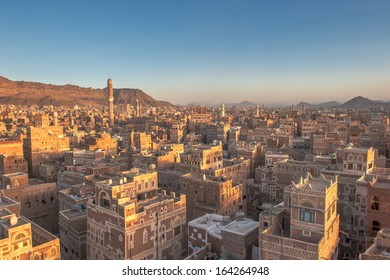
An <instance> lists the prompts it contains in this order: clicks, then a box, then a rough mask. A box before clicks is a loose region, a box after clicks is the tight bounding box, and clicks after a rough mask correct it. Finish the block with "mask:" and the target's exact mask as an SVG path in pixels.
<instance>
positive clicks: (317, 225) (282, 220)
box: [259, 174, 339, 260]
mask: <svg viewBox="0 0 390 280" xmlns="http://www.w3.org/2000/svg"><path fill="white" fill-rule="evenodd" d="M336 209H337V181H332V180H327V179H325V177H324V176H320V177H319V178H312V176H311V175H310V174H308V176H307V178H306V179H303V178H301V180H300V182H298V183H293V184H292V185H290V186H289V187H287V188H286V189H285V196H284V202H283V203H282V204H281V205H279V206H276V207H275V206H272V207H270V208H269V209H268V210H266V211H264V212H263V213H261V214H260V218H259V224H260V237H259V256H260V259H263V260H264V259H265V260H269V259H282V260H286V259H295V260H297V259H298V260H299V259H306V260H310V259H312V260H321V259H325V260H331V259H337V255H338V252H337V246H338V242H339V215H338V214H337V212H336Z"/></svg>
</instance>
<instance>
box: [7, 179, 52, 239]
mask: <svg viewBox="0 0 390 280" xmlns="http://www.w3.org/2000/svg"><path fill="white" fill-rule="evenodd" d="M0 190H2V191H3V192H4V194H5V195H6V196H7V197H9V198H12V199H14V200H16V201H18V202H20V205H21V215H23V216H25V217H26V218H28V219H30V220H31V221H32V222H33V223H35V224H37V225H39V226H41V227H43V228H44V229H45V230H48V231H50V232H52V233H54V234H56V233H58V195H57V191H56V184H55V183H38V184H32V185H30V184H29V180H28V175H27V174H24V173H14V174H7V175H2V176H1V182H0Z"/></svg>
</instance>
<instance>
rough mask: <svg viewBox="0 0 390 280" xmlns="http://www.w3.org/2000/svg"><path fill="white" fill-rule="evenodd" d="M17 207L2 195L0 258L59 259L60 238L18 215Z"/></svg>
mask: <svg viewBox="0 0 390 280" xmlns="http://www.w3.org/2000/svg"><path fill="white" fill-rule="evenodd" d="M17 206H19V205H18V204H17V203H16V201H13V200H11V199H8V198H6V197H3V196H2V195H0V260H59V259H60V258H61V257H60V241H59V239H58V238H57V237H56V236H54V235H53V234H51V233H49V232H48V231H46V230H44V229H43V228H41V227H40V226H38V225H36V224H35V223H33V222H31V221H30V220H28V219H27V218H25V217H23V216H19V215H18V213H19V210H18V209H17ZM13 210H15V212H16V213H14V212H13Z"/></svg>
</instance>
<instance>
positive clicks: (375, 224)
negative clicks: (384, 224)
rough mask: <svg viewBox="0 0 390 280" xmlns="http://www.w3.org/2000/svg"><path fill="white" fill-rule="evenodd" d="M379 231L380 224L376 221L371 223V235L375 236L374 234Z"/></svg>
mask: <svg viewBox="0 0 390 280" xmlns="http://www.w3.org/2000/svg"><path fill="white" fill-rule="evenodd" d="M380 229H381V224H380V223H379V222H378V221H373V222H372V233H373V234H374V235H376V233H377V232H378V231H379V230H380Z"/></svg>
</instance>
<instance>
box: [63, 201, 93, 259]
mask: <svg viewBox="0 0 390 280" xmlns="http://www.w3.org/2000/svg"><path fill="white" fill-rule="evenodd" d="M59 226H60V240H61V258H62V259H63V260H85V259H87V212H86V211H85V209H81V208H79V209H76V208H74V209H67V210H63V211H60V214H59Z"/></svg>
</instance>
